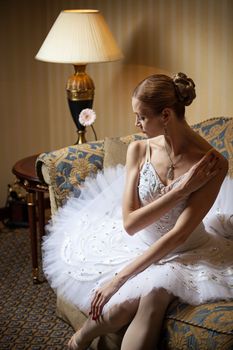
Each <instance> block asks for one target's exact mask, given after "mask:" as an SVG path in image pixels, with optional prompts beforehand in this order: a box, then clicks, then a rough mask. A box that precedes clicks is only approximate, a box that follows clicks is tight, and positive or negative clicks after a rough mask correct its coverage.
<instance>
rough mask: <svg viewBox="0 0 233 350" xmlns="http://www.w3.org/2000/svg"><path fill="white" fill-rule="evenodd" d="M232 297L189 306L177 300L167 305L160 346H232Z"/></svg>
mask: <svg viewBox="0 0 233 350" xmlns="http://www.w3.org/2000/svg"><path fill="white" fill-rule="evenodd" d="M232 320H233V301H231V302H224V301H223V302H218V303H208V304H203V305H200V306H195V307H193V306H190V305H187V304H183V303H180V302H179V301H178V300H177V301H175V302H174V303H172V305H171V306H170V307H169V309H168V311H167V315H166V319H165V322H164V327H163V333H162V336H161V344H160V349H161V350H187V349H198V350H212V349H215V350H232V349H233V324H232Z"/></svg>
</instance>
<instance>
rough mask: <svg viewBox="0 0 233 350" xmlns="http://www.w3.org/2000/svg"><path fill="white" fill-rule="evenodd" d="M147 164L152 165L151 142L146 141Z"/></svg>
mask: <svg viewBox="0 0 233 350" xmlns="http://www.w3.org/2000/svg"><path fill="white" fill-rule="evenodd" d="M146 162H147V163H150V140H149V139H147V140H146Z"/></svg>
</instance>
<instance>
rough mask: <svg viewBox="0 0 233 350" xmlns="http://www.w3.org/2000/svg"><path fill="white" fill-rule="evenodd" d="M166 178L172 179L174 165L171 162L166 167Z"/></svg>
mask: <svg viewBox="0 0 233 350" xmlns="http://www.w3.org/2000/svg"><path fill="white" fill-rule="evenodd" d="M167 179H168V180H173V179H174V166H173V164H171V165H170V166H169V167H168V171H167Z"/></svg>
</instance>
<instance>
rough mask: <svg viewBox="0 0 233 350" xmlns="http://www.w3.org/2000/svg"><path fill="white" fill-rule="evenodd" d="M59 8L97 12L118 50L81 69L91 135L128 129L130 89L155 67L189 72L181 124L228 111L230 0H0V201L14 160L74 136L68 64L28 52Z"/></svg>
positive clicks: (232, 86) (232, 87) (232, 49)
mask: <svg viewBox="0 0 233 350" xmlns="http://www.w3.org/2000/svg"><path fill="white" fill-rule="evenodd" d="M68 8H97V9H99V10H100V11H101V12H102V14H103V15H104V17H105V19H106V21H107V22H108V24H109V26H110V28H111V30H112V32H113V34H114V35H115V37H116V39H117V42H118V44H119V46H120V47H121V48H122V50H123V53H124V55H125V57H124V59H123V60H122V61H119V62H112V63H101V64H92V65H91V64H90V65H88V68H87V70H88V73H89V74H90V76H91V77H92V78H93V80H94V83H95V86H96V92H95V101H94V109H95V110H96V112H97V120H96V123H95V128H96V131H97V134H98V136H99V138H104V137H105V136H118V135H125V134H128V133H132V132H134V131H135V128H134V118H133V114H132V109H131V94H132V91H133V89H134V87H135V85H136V84H137V83H138V82H139V81H140V80H141V79H143V78H144V77H145V76H147V75H150V74H153V73H158V72H162V73H166V74H172V73H174V72H177V71H184V72H186V73H187V74H188V75H190V76H191V77H192V78H193V79H194V81H195V83H196V90H197V99H196V100H195V101H194V103H193V104H192V106H190V108H189V109H187V119H188V121H189V122H190V123H193V122H197V121H201V120H203V119H205V118H208V117H216V116H219V115H228V116H231V115H232V110H233V99H232V91H233V81H232V61H233V44H232V33H233V22H232V19H231V16H232V13H233V2H232V1H231V0H79V1H77V0H33V5H32V1H30V0H21V1H17V0H1V1H0V16H1V20H0V26H1V28H0V29H1V30H0V33H1V34H0V35H1V45H2V50H1V73H0V88H1V122H2V124H1V126H2V127H1V129H0V138H1V147H0V161H1V188H0V206H3V205H4V202H5V198H6V187H7V184H8V183H9V182H11V181H13V179H14V177H13V175H12V174H11V168H12V165H13V164H14V163H15V162H16V161H17V160H18V159H20V158H23V157H25V156H28V155H31V154H34V153H40V152H43V151H48V150H52V149H55V148H60V147H63V146H65V145H68V144H72V143H74V142H75V140H76V130H75V125H74V123H73V121H72V119H71V116H70V113H69V109H68V105H67V102H66V94H65V84H66V80H67V78H68V76H69V75H71V74H72V72H73V68H72V66H69V65H61V64H52V63H45V62H39V61H36V60H35V59H34V57H35V55H36V53H37V51H38V50H39V48H40V46H41V44H42V42H43V40H44V39H45V37H46V35H47V33H48V31H49V29H50V28H51V26H52V24H53V23H54V21H55V19H56V18H57V16H58V15H59V13H60V11H61V10H63V9H68ZM88 139H93V135H92V133H91V130H88Z"/></svg>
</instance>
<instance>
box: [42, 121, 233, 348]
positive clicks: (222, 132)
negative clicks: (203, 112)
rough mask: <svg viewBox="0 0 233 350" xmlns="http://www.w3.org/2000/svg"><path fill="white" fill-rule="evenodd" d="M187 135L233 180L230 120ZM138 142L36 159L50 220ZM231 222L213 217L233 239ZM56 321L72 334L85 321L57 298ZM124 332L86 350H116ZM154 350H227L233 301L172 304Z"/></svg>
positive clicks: (95, 145)
mask: <svg viewBox="0 0 233 350" xmlns="http://www.w3.org/2000/svg"><path fill="white" fill-rule="evenodd" d="M193 129H194V130H195V131H196V132H198V133H200V134H201V135H202V136H203V137H205V138H206V139H207V140H208V142H209V143H211V144H212V146H213V147H215V148H216V149H218V150H219V151H220V152H221V153H222V154H223V155H224V156H225V157H226V158H227V159H229V175H230V176H231V177H233V119H232V118H225V117H220V118H214V119H209V120H206V121H203V122H201V123H198V124H195V125H193ZM143 137H144V135H142V134H134V135H130V136H126V137H121V138H115V139H114V138H113V139H110V138H106V139H105V140H101V141H96V142H88V143H86V144H82V145H73V146H68V147H65V148H62V149H59V150H56V151H53V152H48V153H43V154H40V156H39V157H38V159H37V162H36V170H37V174H38V176H39V178H40V179H41V181H43V182H45V183H47V184H48V186H49V193H50V201H51V209H52V214H54V213H55V212H56V210H57V209H58V207H60V206H62V205H63V204H64V203H65V201H66V200H67V198H68V197H69V195H70V193H72V194H74V195H75V196H78V195H79V194H80V185H81V184H82V183H83V181H84V180H85V177H86V176H88V175H90V174H93V173H96V172H97V171H98V170H101V169H103V167H107V166H110V165H114V164H117V163H121V164H124V162H125V155H126V150H127V145H128V144H129V143H130V142H131V141H133V140H135V139H140V138H143ZM232 195H233V194H232ZM232 218H233V208H232V216H231V217H228V219H227V218H226V217H225V216H222V215H220V214H219V216H218V217H217V220H219V223H220V225H222V226H224V225H226V224H227V225H228V229H229V227H230V231H231V232H232V236H233V226H232ZM77 220H78V217H77ZM226 220H228V222H227V223H226V222H225V221H226ZM229 225H230V226H229ZM228 233H229V230H228ZM232 254H233V252H232ZM57 315H58V317H60V318H62V319H63V320H64V321H66V322H68V323H69V324H71V325H72V326H73V328H74V329H77V328H79V327H80V325H81V324H82V323H83V322H84V320H85V318H86V316H85V315H84V314H82V313H81V311H80V310H78V309H76V308H75V307H74V306H73V305H72V304H70V303H69V302H67V301H66V300H64V299H62V298H60V297H59V298H58V299H57ZM124 331H125V329H122V330H121V331H120V332H119V333H117V334H109V335H107V336H105V337H101V338H100V339H96V340H95V341H94V342H93V344H92V349H99V350H116V349H120V343H121V339H122V336H123V333H124ZM160 349H162V350H166V349H169V350H176V349H177V350H188V349H193V350H194V349H199V350H208V349H215V350H218V349H219V350H230V349H233V300H232V301H219V302H215V303H209V304H203V305H200V306H190V305H187V304H184V303H181V302H180V301H179V300H175V301H174V302H173V303H172V304H171V305H170V306H169V308H168V310H167V313H166V317H165V320H164V325H163V331H162V333H161V341H160Z"/></svg>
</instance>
